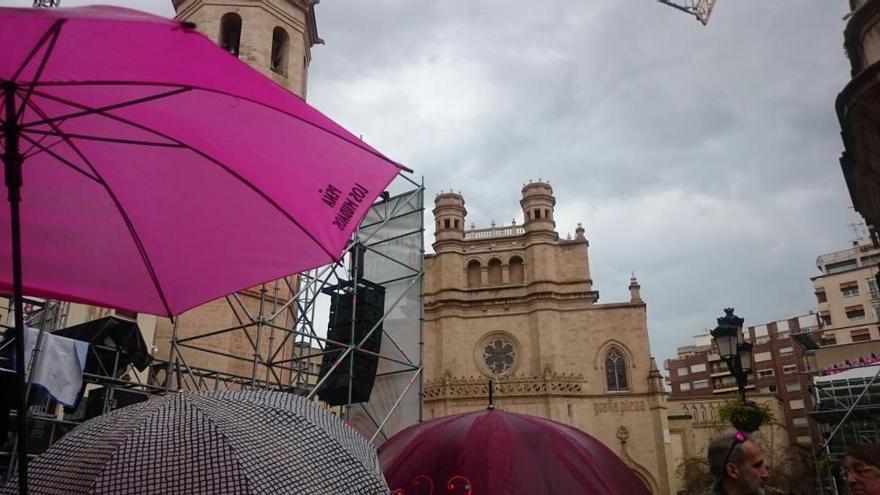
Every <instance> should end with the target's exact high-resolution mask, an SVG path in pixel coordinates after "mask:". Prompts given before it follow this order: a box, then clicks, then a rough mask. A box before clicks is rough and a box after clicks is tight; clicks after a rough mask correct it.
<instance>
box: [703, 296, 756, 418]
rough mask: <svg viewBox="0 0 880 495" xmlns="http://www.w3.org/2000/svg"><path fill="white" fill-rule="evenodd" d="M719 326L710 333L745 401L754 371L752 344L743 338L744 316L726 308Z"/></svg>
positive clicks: (719, 319)
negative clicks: (750, 377) (751, 374)
mask: <svg viewBox="0 0 880 495" xmlns="http://www.w3.org/2000/svg"><path fill="white" fill-rule="evenodd" d="M717 321H718V326H717V327H715V329H714V330H712V331H711V332H710V333H711V334H712V339H713V340H714V341H715V347H717V348H718V355H719V356H720V357H721V359H723V360H724V361H725V362H726V363H727V369H729V370H730V374H731V375H733V377H734V378H735V379H736V386H737V388H738V389H739V394H740V397H741V398H742V400H743V402H745V400H746V385H747V384H748V380H749V373H751V371H752V344H751V343H750V342H746V341H745V339H744V338H743V332H742V326H743V322H744V321H745V320H743V319H742V318H740V317H738V316H736V315H734V314H733V308H725V309H724V316H722V317H721V318H718V320H717Z"/></svg>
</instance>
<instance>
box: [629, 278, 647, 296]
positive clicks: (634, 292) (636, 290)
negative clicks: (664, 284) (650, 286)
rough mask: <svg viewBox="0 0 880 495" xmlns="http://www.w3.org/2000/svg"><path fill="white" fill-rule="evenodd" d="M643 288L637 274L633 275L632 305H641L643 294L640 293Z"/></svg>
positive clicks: (630, 293)
mask: <svg viewBox="0 0 880 495" xmlns="http://www.w3.org/2000/svg"><path fill="white" fill-rule="evenodd" d="M641 288H642V286H641V285H639V281H638V280H637V279H636V274H635V273H633V274H632V277H630V279H629V302H631V303H640V302H644V301H642V294H641V292H640V290H641Z"/></svg>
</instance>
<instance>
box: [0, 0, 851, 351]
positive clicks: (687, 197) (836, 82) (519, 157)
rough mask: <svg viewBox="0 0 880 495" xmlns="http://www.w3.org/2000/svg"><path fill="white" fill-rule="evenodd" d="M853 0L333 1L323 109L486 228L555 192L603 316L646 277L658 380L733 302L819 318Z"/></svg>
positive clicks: (317, 94) (750, 316)
mask: <svg viewBox="0 0 880 495" xmlns="http://www.w3.org/2000/svg"><path fill="white" fill-rule="evenodd" d="M30 3H31V0H26V1H25V0H22V1H13V0H0V5H13V4H18V5H21V4H24V5H30ZM62 3H63V4H64V5H67V6H72V5H75V4H80V3H117V4H124V5H128V6H134V7H140V8H143V9H145V10H151V11H153V12H157V13H160V14H163V15H171V14H172V9H171V2H170V0H169V1H166V0H161V1H160V0H156V1H128V2H125V1H117V2H94V1H93V2H74V1H73V0H62ZM847 4H848V2H847V1H845V0H830V1H821V2H817V1H815V0H786V1H784V2H778V1H766V0H763V1H759V0H718V4H717V7H716V10H715V13H714V14H713V16H712V19H711V21H710V23H709V25H708V27H703V26H702V25H700V24H699V23H698V22H697V21H696V20H695V19H693V18H692V17H689V16H687V15H686V14H684V13H681V12H678V11H676V10H674V9H672V8H669V7H666V6H663V5H661V4H659V3H657V2H656V1H654V0H626V1H609V0H571V1H567V0H565V1H563V0H554V1H553V2H533V1H524V0H515V1H514V0H470V1H466V2H449V1H434V0H371V1H363V0H323V1H322V2H321V3H320V5H318V7H317V10H316V12H317V18H318V30H319V34H320V36H321V37H322V38H323V39H324V40H325V42H326V44H325V45H322V46H316V47H314V48H313V50H312V56H313V61H312V65H311V69H310V74H309V95H308V100H309V102H310V103H311V104H312V105H314V106H316V107H317V108H319V109H320V110H322V111H324V112H325V113H327V114H328V115H329V116H331V117H332V118H334V119H336V120H337V121H339V122H340V123H342V124H343V125H344V126H345V127H347V128H348V129H349V130H351V131H352V132H354V133H355V134H360V135H363V136H364V139H365V140H366V141H367V142H369V143H370V144H372V145H374V146H375V147H377V148H378V149H380V150H382V151H383V152H385V153H386V154H387V155H388V156H390V157H392V158H393V159H395V160H397V161H400V162H402V163H405V164H407V165H408V166H410V167H411V168H413V169H414V170H415V171H416V173H417V174H419V175H423V176H424V178H425V183H426V185H427V188H428V193H429V204H428V207H429V209H430V206H431V205H430V200H431V199H432V198H433V196H434V194H435V193H437V192H440V191H441V190H449V189H454V190H457V191H461V192H462V194H463V195H464V197H465V200H466V201H467V208H468V213H469V214H468V223H470V222H474V223H476V224H477V226H480V227H482V226H487V225H488V224H489V222H490V221H492V220H494V221H496V222H498V223H509V222H510V220H511V219H512V218H514V217H516V218H517V219H518V221H519V222H521V212H520V210H519V203H518V201H519V197H520V193H519V190H520V188H521V187H522V184H523V182H526V181H528V180H530V179H537V178H539V177H540V178H542V179H545V180H549V181H550V182H551V184H552V185H553V187H554V191H555V194H556V199H557V207H556V219H557V229H558V231H559V232H560V234H562V235H563V236H565V235H566V234H567V233H569V232H571V233H573V232H574V229H575V227H576V224H577V222H583V224H584V226H585V228H586V231H587V237H588V239H589V240H590V262H591V269H592V278H593V280H594V283H595V286H594V287H595V288H596V289H598V290H599V291H600V296H601V297H600V302H617V301H622V300H628V297H629V294H628V291H627V289H626V287H627V284H628V282H629V277H630V272H632V271H634V272H635V273H636V275H637V276H638V279H639V282H640V283H641V285H642V295H643V298H644V299H645V301H646V302H647V304H648V324H649V329H650V334H651V346H652V351H653V354H654V355H655V356H656V357H657V358H658V362H659V363H662V360H663V359H666V358H669V357H672V356H673V355H674V353H675V347H677V346H680V345H686V344H688V343H690V341H691V336H692V335H693V334H694V333H696V332H699V331H701V329H703V328H705V327H708V326H711V325H713V323H714V319H715V318H716V317H718V316H720V315H721V314H722V308H724V307H725V306H734V307H735V308H736V310H737V314H739V315H740V316H743V317H745V318H746V321H747V324H752V325H754V324H760V323H763V322H766V321H770V320H774V319H779V318H785V317H790V316H794V315H797V314H802V313H805V312H807V311H809V310H811V309H814V307H815V300H814V297H813V294H812V288H811V287H812V286H811V284H810V280H809V277H810V276H812V275H815V274H816V273H817V271H816V267H815V259H816V256H817V255H818V254H820V253H825V252H830V251H834V250H838V249H844V248H846V247H847V246H848V245H849V243H850V242H851V241H852V240H853V238H854V234H853V231H852V229H851V227H850V226H849V224H850V223H853V222H858V221H859V218H858V217H857V216H856V215H855V214H854V213H853V212H852V210H851V209H850V206H851V203H850V201H849V198H848V195H847V193H846V187H845V185H844V182H843V177H842V175H841V172H840V167H839V165H838V163H837V160H838V157H839V155H840V151H841V149H842V145H841V142H840V138H839V128H838V124H837V120H836V116H835V113H834V98H835V97H836V95H837V93H838V92H839V91H840V90H841V88H843V86H844V85H845V84H846V82H847V80H848V62H847V59H846V56H845V54H844V51H843V48H842V45H843V40H842V32H843V28H844V21H843V20H842V17H843V16H844V15H845V14H846V12H847ZM429 225H430V224H429ZM432 240H433V236H432V235H431V234H430V233H428V237H427V241H428V242H431V241H432Z"/></svg>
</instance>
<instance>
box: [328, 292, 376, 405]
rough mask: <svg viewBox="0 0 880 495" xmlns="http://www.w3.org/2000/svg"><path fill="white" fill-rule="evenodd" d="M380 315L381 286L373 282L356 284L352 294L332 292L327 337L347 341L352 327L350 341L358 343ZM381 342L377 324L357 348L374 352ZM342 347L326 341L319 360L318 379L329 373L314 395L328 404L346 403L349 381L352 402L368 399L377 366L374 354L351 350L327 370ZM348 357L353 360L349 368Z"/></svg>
mask: <svg viewBox="0 0 880 495" xmlns="http://www.w3.org/2000/svg"><path fill="white" fill-rule="evenodd" d="M353 309H354V311H353ZM383 314H385V288H384V287H382V286H379V285H374V284H370V285H367V286H360V287H358V289H357V292H356V293H352V292H342V293H339V292H333V293H332V294H331V298H330V326H329V328H328V330H327V338H328V339H330V340H335V341H337V342H345V343H349V342H351V341H352V338H351V331H352V327H354V342H355V343H358V342H360V341H361V340H363V338H364V337H365V336H366V335H367V332H369V331H370V329H371V328H373V326H374V325H376V323H377V322H379V321H380V320H381V319H382V315H383ZM352 317H354V318H352ZM381 345H382V325H381V324H379V326H377V327H376V330H374V331H373V333H372V334H371V335H370V338H369V339H367V341H366V342H364V344H363V345H362V346H360V348H361V349H364V350H367V351H370V352H375V353H376V354H378V353H379V350H380V347H381ZM344 349H345V348H344V347H342V346H339V345H336V344H333V343H330V342H328V343H327V346H326V347H325V348H324V351H325V352H326V354H324V356H323V359H322V360H321V371H320V373H319V374H318V380H319V381H320V380H322V379H323V378H324V377H325V376H327V374H328V373H329V374H330V376H329V377H328V378H327V380H326V381H325V382H324V384H323V385H321V388H319V389H318V398H320V399H321V400H323V401H324V402H326V403H327V404H329V405H331V406H341V405H343V404H348V388H349V386H348V385H349V383H351V402H352V404H354V403H358V402H366V401H368V400H370V394H371V393H372V392H373V382H374V381H375V379H376V368H377V367H378V366H379V358H378V357H377V356H373V355H370V354H366V353H363V352H359V351H358V350H357V349H354V350H352V352H351V353H349V354H348V356H346V357H345V359H344V360H342V362H340V363H339V366H338V367H337V368H336V370H334V371H333V373H330V367H331V366H333V363H334V362H336V360H337V359H338V358H339V356H340V355H341V354H342V352H343V351H344ZM352 359H354V364H353V366H354V367H353V368H352ZM352 371H353V372H352Z"/></svg>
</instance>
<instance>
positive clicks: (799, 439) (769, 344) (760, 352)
mask: <svg viewBox="0 0 880 495" xmlns="http://www.w3.org/2000/svg"><path fill="white" fill-rule="evenodd" d="M818 330H819V320H818V318H817V315H816V314H813V313H810V314H805V315H801V316H796V317H793V318H789V319H784V320H778V321H772V322H769V323H765V324H761V325H755V326H751V327H748V329H743V337H744V338H745V339H746V340H748V341H750V342H752V343H753V344H754V348H753V359H754V365H753V367H752V368H753V371H752V373H751V374H750V375H749V381H748V385H747V386H746V392H747V393H748V392H751V393H753V394H760V395H766V394H775V395H776V396H777V397H778V398H779V400H780V403H781V409H780V410H781V411H782V415H783V418H779V419H780V420H782V423H783V424H784V425H785V426H786V428H787V430H788V437H789V439H790V442H791V443H792V444H795V443H797V444H801V445H809V444H810V443H811V442H812V433H811V430H810V425H809V423H808V420H807V415H806V410H807V409H809V408H810V407H811V399H810V394H809V393H808V392H807V391H808V390H809V389H808V385H809V377H808V375H806V374H805V372H808V371H811V370H810V369H808V367H807V362H806V360H805V359H804V350H803V348H802V346H800V345H797V343H795V342H794V340H793V339H792V335H794V334H799V333H805V332H815V331H818ZM666 369H667V370H668V371H669V382H670V385H671V392H670V401H671V402H672V401H679V400H682V401H689V400H694V399H698V398H712V397H715V398H718V397H725V398H728V397H730V398H732V397H736V396H737V393H738V389H737V385H736V379H735V378H734V377H733V375H732V374H731V373H730V370H728V368H727V364H726V363H725V362H724V361H723V360H722V359H721V357H720V356H719V355H718V354H717V353H716V352H715V350H714V349H713V348H712V337H711V336H710V335H709V331H708V330H706V331H704V332H702V333H700V334H699V335H696V336H695V337H694V344H692V345H689V346H685V347H680V348H679V349H678V357H676V358H675V359H670V360H668V361H667V362H666ZM671 402H670V403H671Z"/></svg>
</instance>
